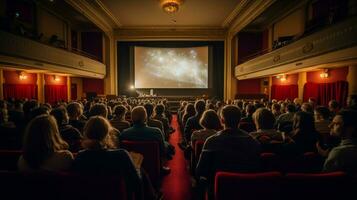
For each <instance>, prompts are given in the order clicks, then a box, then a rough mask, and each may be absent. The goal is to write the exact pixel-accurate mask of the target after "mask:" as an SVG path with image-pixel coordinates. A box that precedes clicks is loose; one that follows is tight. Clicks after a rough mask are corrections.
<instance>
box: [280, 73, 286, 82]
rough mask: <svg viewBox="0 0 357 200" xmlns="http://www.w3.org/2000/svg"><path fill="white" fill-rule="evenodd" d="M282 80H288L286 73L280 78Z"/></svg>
mask: <svg viewBox="0 0 357 200" xmlns="http://www.w3.org/2000/svg"><path fill="white" fill-rule="evenodd" d="M280 81H283V82H284V81H286V75H285V74H283V75H282V76H281V78H280Z"/></svg>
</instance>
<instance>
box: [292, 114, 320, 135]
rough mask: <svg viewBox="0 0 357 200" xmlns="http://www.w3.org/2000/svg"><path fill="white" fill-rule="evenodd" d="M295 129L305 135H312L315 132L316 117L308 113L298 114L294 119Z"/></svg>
mask: <svg viewBox="0 0 357 200" xmlns="http://www.w3.org/2000/svg"><path fill="white" fill-rule="evenodd" d="M293 129H294V130H300V131H302V132H304V133H307V134H310V133H311V132H313V131H315V122H314V117H313V115H312V114H311V113H308V112H302V111H300V112H297V113H295V115H294V119H293Z"/></svg>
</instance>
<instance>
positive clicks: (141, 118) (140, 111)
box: [131, 106, 147, 124]
mask: <svg viewBox="0 0 357 200" xmlns="http://www.w3.org/2000/svg"><path fill="white" fill-rule="evenodd" d="M146 117H147V114H146V110H145V108H144V107H143V106H136V107H134V108H133V110H132V111H131V120H132V121H133V123H134V124H143V123H145V122H146Z"/></svg>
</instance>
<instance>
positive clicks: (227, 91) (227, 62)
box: [224, 34, 233, 100]
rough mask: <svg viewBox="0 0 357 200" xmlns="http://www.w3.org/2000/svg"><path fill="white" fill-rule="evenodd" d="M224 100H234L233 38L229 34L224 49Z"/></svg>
mask: <svg viewBox="0 0 357 200" xmlns="http://www.w3.org/2000/svg"><path fill="white" fill-rule="evenodd" d="M224 55H225V59H224V100H227V99H232V73H233V72H232V67H231V66H232V60H231V59H232V58H231V57H232V56H231V55H232V36H230V35H229V34H228V35H227V37H226V40H225V48H224Z"/></svg>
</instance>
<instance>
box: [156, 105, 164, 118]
mask: <svg viewBox="0 0 357 200" xmlns="http://www.w3.org/2000/svg"><path fill="white" fill-rule="evenodd" d="M164 112H165V106H164V105H163V104H157V105H156V106H155V114H156V115H159V116H161V115H162V114H163V113H164Z"/></svg>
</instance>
